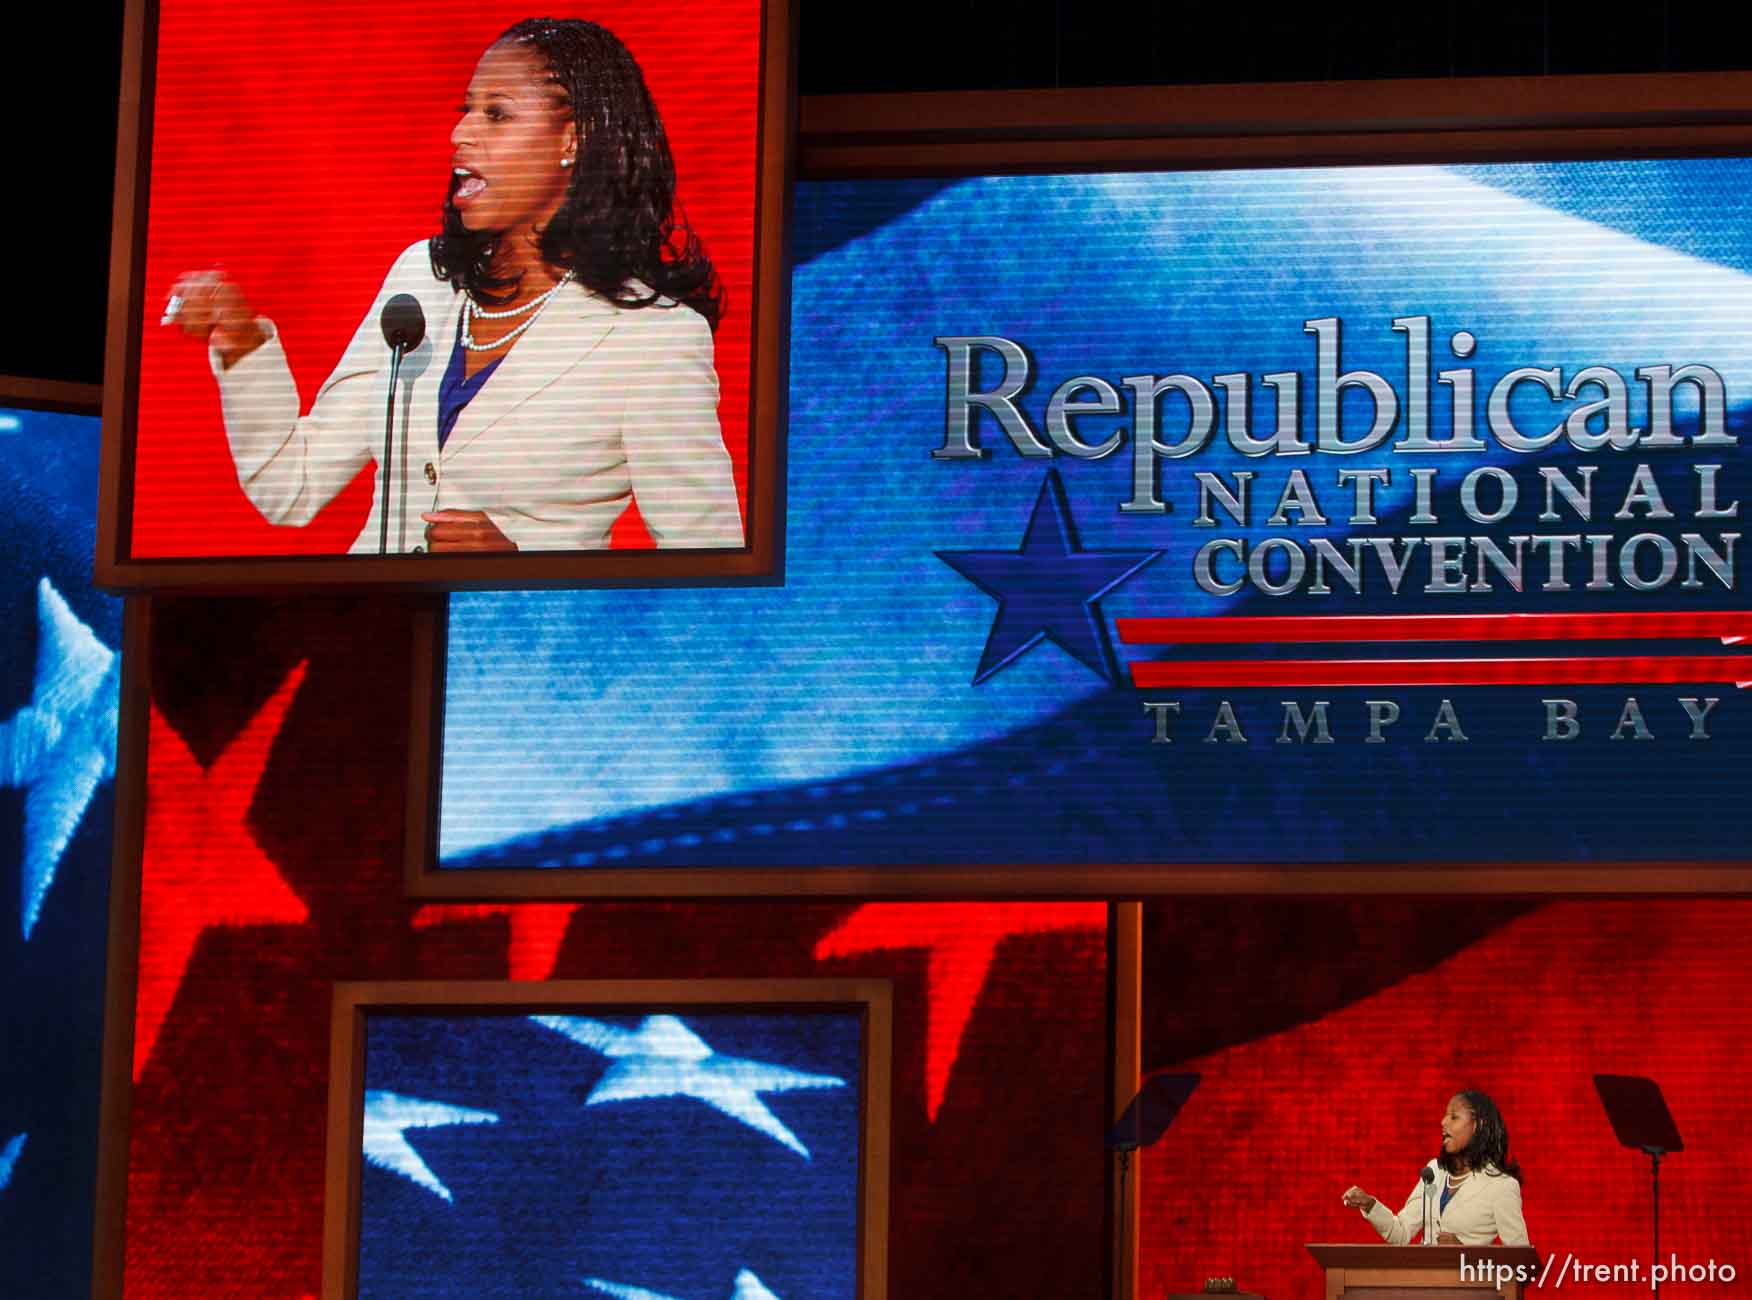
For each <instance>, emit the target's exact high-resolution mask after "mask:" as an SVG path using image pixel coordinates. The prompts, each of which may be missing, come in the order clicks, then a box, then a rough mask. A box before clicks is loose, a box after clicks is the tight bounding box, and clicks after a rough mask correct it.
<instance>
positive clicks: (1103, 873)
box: [406, 72, 1752, 901]
mask: <svg viewBox="0 0 1752 1300" xmlns="http://www.w3.org/2000/svg"><path fill="white" fill-rule="evenodd" d="M1733 154H1747V155H1752V73H1746V72H1727V73H1696V74H1684V75H1640V74H1639V75H1626V76H1576V77H1490V78H1453V79H1445V80H1429V81H1413V80H1406V81H1380V82H1329V83H1291V84H1279V85H1263V86H1260V85H1223V86H1177V87H1138V88H1120V89H1104V90H1102V91H1100V92H1099V93H1091V92H1089V91H1086V90H1040V91H992V92H983V91H982V92H971V93H945V94H916V95H834V96H821V97H815V98H805V99H804V100H803V101H802V113H801V125H800V136H799V145H798V176H799V178H800V179H803V180H837V179H856V178H866V177H903V176H959V175H975V174H991V173H1054V172H1089V171H1110V170H1118V171H1126V170H1144V169H1158V170H1181V169H1190V168H1241V167H1246V168H1257V167H1276V166H1307V167H1314V166H1334V165H1341V164H1347V163H1350V164H1356V163H1364V162H1367V163H1383V164H1385V163H1418V162H1455V161H1465V162H1484V161H1516V160H1519V161H1529V160H1540V159H1552V160H1556V159H1611V158H1627V157H1651V158H1652V157H1671V156H1705V155H1733ZM445 618H446V616H445V609H444V607H443V606H439V607H437V608H436V609H435V610H434V612H433V613H432V614H431V615H430V616H422V617H421V618H420V620H419V622H418V624H417V626H416V632H415V635H416V641H417V643H418V645H417V648H416V655H415V671H414V674H413V676H414V687H413V689H414V701H413V712H412V715H411V716H412V717H413V719H414V725H413V730H412V735H411V736H410V750H409V757H410V762H411V765H412V766H411V770H410V774H409V776H410V779H409V783H408V789H409V798H410V804H409V809H408V822H407V830H408V839H407V851H406V871H407V889H408V893H409V895H410V896H412V897H415V898H419V899H425V900H452V901H456V900H478V899H591V898H622V899H635V898H678V897H719V898H755V897H859V898H979V899H986V898H994V899H995V898H1101V897H1137V896H1142V895H1153V894H1174V893H1182V894H1237V893H1239V894H1256V895H1280V896H1284V895H1289V896H1295V895H1305V896H1318V895H1333V894H1392V895H1401V896H1404V895H1462V894H1495V895H1522V896H1526V895H1576V896H1583V895H1588V896H1599V895H1612V894H1746V893H1752V862H1688V861H1679V860H1675V861H1663V862H1650V861H1616V862H1585V863H1584V862H1567V863H1566V862H1556V863H1553V862H1524V863H1487V864H1464V863H1461V864H1456V863H1440V864H1419V863H1385V864H1375V863H1372V864H1367V865H1356V864H1343V863H1317V864H1287V865H1286V864H1277V863H1253V862H1232V863H1219V864H1200V865H1186V864H1174V863H1159V864H1149V865H1137V864H1131V863H1085V864H1077V865H1074V866H1059V865H1053V866H1042V865H1038V864H1015V865H1011V866H1002V867H991V866H981V867H965V866H954V865H949V866H938V867H933V866H928V865H923V864H920V865H910V864H909V865H907V866H900V867H889V866H879V865H875V864H872V865H869V866H852V867H822V868H813V869H810V868H798V867H772V868H744V867H735V868H729V867H726V868H712V867H698V868H696V867H673V868H671V867H663V868H638V867H626V868H619V867H605V868H590V869H577V868H533V867H532V868H513V867H507V868H471V869H467V870H456V869H450V870H446V869H442V868H440V867H439V866H438V858H437V844H438V837H437V827H438V816H439V801H440V797H441V791H440V789H439V785H440V777H441V753H442V743H443V708H444V653H445Z"/></svg>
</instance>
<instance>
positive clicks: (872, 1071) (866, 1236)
mask: <svg viewBox="0 0 1752 1300" xmlns="http://www.w3.org/2000/svg"><path fill="white" fill-rule="evenodd" d="M683 1009H694V1010H698V1011H710V1012H718V1011H748V1012H772V1013H781V1012H786V1011H791V1012H809V1011H819V1012H846V1011H850V1010H854V1009H855V1010H857V1011H858V1012H859V1013H860V1015H861V1018H862V1023H863V1053H862V1062H861V1066H862V1068H861V1078H860V1083H861V1093H860V1095H861V1108H860V1109H861V1114H860V1131H859V1141H860V1144H861V1147H860V1151H859V1187H858V1290H857V1295H858V1300H887V1296H888V1218H889V1206H888V1169H889V1147H890V1142H891V1136H892V1129H891V1127H890V1122H889V1121H890V1109H891V1100H892V1092H893V1079H894V1070H893V1044H894V1008H893V990H892V986H891V985H890V983H889V981H887V980H874V979H843V980H833V979H821V980H810V979H798V980H542V981H522V982H519V981H513V980H503V981H482V980H389V981H361V982H340V983H337V984H336V985H335V990H334V1004H333V1013H332V1014H333V1019H332V1021H331V1028H330V1039H329V1098H328V1102H329V1104H328V1134H327V1153H328V1154H327V1165H326V1175H325V1179H326V1181H325V1192H324V1197H323V1251H322V1261H323V1263H322V1296H323V1300H352V1298H353V1297H354V1296H356V1295H357V1294H358V1282H359V1279H358V1267H359V1231H360V1199H361V1196H360V1189H361V1183H362V1179H363V1171H364V1163H365V1161H364V1154H363V1151H362V1149H361V1136H362V1130H363V1123H364V1097H365V1038H366V1025H365V1020H366V1016H367V1015H369V1014H371V1013H373V1012H380V1013H388V1014H409V1015H422V1014H434V1015H435V1014H445V1013H449V1014H464V1015H467V1014H475V1015H482V1016H506V1015H515V1014H518V1013H532V1012H538V1011H539V1012H546V1013H550V1014H551V1013H569V1012H595V1013H597V1014H608V1015H627V1014H636V1013H638V1012H641V1011H648V1012H672V1011H679V1010H683Z"/></svg>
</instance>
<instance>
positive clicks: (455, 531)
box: [420, 510, 517, 551]
mask: <svg viewBox="0 0 1752 1300" xmlns="http://www.w3.org/2000/svg"><path fill="white" fill-rule="evenodd" d="M420 518H422V519H424V520H425V521H426V549H427V550H428V551H515V550H516V549H517V543H516V542H514V541H512V540H511V539H510V538H509V537H507V536H505V534H504V533H502V532H500V531H499V527H498V525H497V524H495V523H494V522H493V521H492V520H491V519H489V518H487V516H486V513H485V512H484V511H480V510H433V511H429V512H427V513H424V514H422V515H421V516H420Z"/></svg>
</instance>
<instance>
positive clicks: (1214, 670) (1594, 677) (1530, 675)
mask: <svg viewBox="0 0 1752 1300" xmlns="http://www.w3.org/2000/svg"><path fill="white" fill-rule="evenodd" d="M1139 621H1142V620H1139ZM1162 621H1172V620H1162ZM1212 621H1213V622H1215V621H1217V620H1212ZM1224 621H1228V622H1241V621H1244V620H1240V619H1233V620H1224ZM1256 621H1260V622H1265V621H1269V620H1263V619H1262V620H1256ZM1309 621H1319V622H1325V621H1327V620H1324V619H1321V620H1309ZM1131 675H1132V684H1133V685H1134V686H1138V687H1142V688H1145V689H1148V688H1151V687H1161V686H1529V685H1546V686H1603V685H1616V684H1621V683H1627V682H1639V683H1640V682H1651V683H1654V682H1722V683H1733V684H1736V685H1738V684H1740V683H1742V682H1752V658H1743V657H1741V656H1738V655H1675V656H1658V657H1657V656H1654V655H1620V656H1614V657H1602V658H1557V657H1553V658H1549V659H1537V658H1535V659H1253V660H1193V661H1189V662H1185V663H1175V662H1164V661H1160V660H1144V661H1139V662H1136V663H1133V664H1132V665H1131Z"/></svg>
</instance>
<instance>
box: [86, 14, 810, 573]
mask: <svg viewBox="0 0 1752 1300" xmlns="http://www.w3.org/2000/svg"><path fill="white" fill-rule="evenodd" d="M768 9H770V10H771V11H772V13H771V14H768V13H766V12H765V11H766V10H768ZM786 12H787V10H786V6H785V5H784V4H783V3H779V2H778V0H774V3H772V4H768V3H766V0H714V3H712V4H710V5H709V6H708V7H707V8H706V9H705V10H703V11H702V10H694V11H690V17H689V21H688V22H686V23H676V22H674V21H672V19H671V16H670V15H667V14H664V13H660V12H658V11H655V10H652V9H651V8H650V7H649V6H641V5H637V4H632V3H628V2H626V0H610V2H609V3H607V4H606V5H599V6H596V7H594V8H593V9H592V11H591V18H590V20H588V21H586V20H584V19H572V18H564V19H550V18H544V17H540V16H537V13H536V11H531V10H529V9H528V8H526V7H523V8H520V7H517V6H515V5H513V4H510V3H508V2H506V0H494V3H490V4H487V5H478V4H471V5H458V4H454V3H445V4H440V5H439V6H438V7H436V8H431V7H428V8H426V9H423V10H422V11H421V20H420V21H419V22H417V23H414V24H409V23H408V22H407V21H405V18H406V15H405V11H404V10H403V9H401V8H400V7H398V6H394V5H388V4H382V3H366V4H364V5H363V6H361V5H347V6H335V5H327V6H310V5H294V4H285V3H281V4H270V5H267V6H265V7H264V6H255V7H251V8H250V9H249V10H248V11H247V12H246V13H239V12H236V11H233V10H231V9H228V8H227V7H226V6H224V5H219V4H215V3H213V0H167V2H166V3H164V4H161V5H159V6H157V25H156V46H155V51H156V57H155V62H154V64H153V66H152V69H151V72H152V74H153V76H152V80H151V81H149V82H148V84H150V85H152V87H153V89H152V92H151V96H150V100H149V102H147V103H145V104H143V105H142V110H143V115H144V116H145V117H146V119H147V120H148V121H149V127H150V129H149V131H143V132H142V134H143V137H144V139H145V141H146V142H145V143H144V144H143V145H142V146H141V164H140V165H141V167H142V169H143V171H144V174H145V181H146V183H145V185H144V186H143V190H144V193H143V194H142V196H141V197H140V199H139V201H138V204H137V207H136V209H135V210H132V211H128V212H124V213H123V214H121V215H122V216H123V217H126V218H128V219H129V221H130V223H131V224H128V223H124V225H123V228H122V231H121V238H123V239H129V238H133V239H136V240H138V241H141V243H142V244H143V256H142V257H141V259H140V262H141V270H140V271H139V272H138V275H137V279H136V281H135V283H134V284H133V285H132V286H131V288H132V302H131V306H130V308H129V311H130V316H131V322H132V324H133V326H134V327H135V330H134V332H135V336H136V338H137V342H135V343H133V344H132V345H131V346H135V347H137V349H138V379H137V383H135V385H134V386H133V387H132V388H130V390H129V391H128V392H127V393H125V394H119V395H118V394H112V398H111V400H112V403H113V404H114V413H115V415H116V417H117V418H116V419H115V421H114V423H115V425H116V427H115V431H114V436H115V438H116V442H117V445H116V447H115V448H114V450H113V452H112V457H111V461H112V472H113V473H115V474H116V475H117V477H118V485H117V495H118V500H119V501H120V503H121V506H122V517H121V518H120V519H118V520H116V521H114V530H113V533H112V535H111V536H110V537H109V538H108V539H107V540H108V542H109V545H107V546H105V547H104V548H103V561H104V564H105V568H104V571H103V573H102V575H101V576H102V577H103V578H104V579H105V580H106V581H111V582H114V583H116V584H117V585H134V586H140V585H154V584H163V583H164V582H166V581H172V580H174V581H175V582H176V583H177V585H180V586H191V585H201V584H203V583H226V582H233V583H235V582H241V581H247V582H253V583H256V584H261V583H275V582H293V581H301V582H303V581H310V580H313V579H316V580H320V581H324V582H341V583H345V582H352V581H373V582H375V581H399V582H403V583H426V584H440V585H442V584H443V583H446V582H449V581H474V582H495V583H498V584H500V585H505V584H516V583H518V582H520V581H539V580H546V581H554V580H557V579H572V580H577V581H590V580H594V579H597V578H601V577H604V576H618V577H620V578H623V579H624V578H626V577H627V576H628V575H631V576H633V577H638V576H641V575H650V574H655V575H661V576H663V577H673V576H676V575H685V576H693V577H698V576H713V575H720V574H728V575H735V574H739V573H746V572H752V571H758V569H759V568H760V566H761V565H762V564H764V563H765V561H764V560H763V559H762V558H761V557H760V556H759V555H758V552H759V550H760V545H759V541H760V535H761V533H762V530H764V529H765V528H766V527H767V526H768V523H769V521H767V520H764V519H762V518H760V517H759V515H760V512H761V508H760V505H759V497H760V489H759V483H760V480H761V475H762V474H763V473H764V472H765V471H764V470H762V469H761V467H760V464H759V462H760V459H761V457H762V456H764V455H766V454H767V451H764V450H762V448H769V445H770V443H771V437H770V431H768V432H762V426H763V423H765V422H768V421H770V419H771V417H772V413H771V412H770V411H769V410H767V409H765V407H764V406H763V405H762V402H761V400H760V397H759V391H758V390H759V389H760V387H761V384H760V374H761V373H762V369H761V368H762V367H763V366H765V367H766V368H767V370H768V371H769V372H771V373H776V371H772V369H771V368H772V366H774V365H776V363H777V358H776V357H773V356H770V355H764V354H766V353H770V352H771V350H772V347H771V343H772V341H773V340H776V339H777V338H778V337H779V333H778V331H777V322H776V321H775V320H774V319H772V317H773V315H774V313H773V312H771V311H770V310H766V309H763V306H762V296H763V293H764V294H770V293H771V292H772V286H773V284H774V283H776V277H777V276H779V275H781V274H782V270H781V268H780V267H779V266H778V263H777V259H776V237H777V232H778V226H777V222H776V217H775V216H773V213H774V212H776V211H777V208H776V206H775V205H777V204H778V203H779V198H780V195H779V194H778V193H777V192H769V191H773V190H774V185H773V184H772V183H771V182H770V181H768V182H763V181H762V176H763V174H767V173H770V174H771V175H772V176H775V177H782V175H783V153H784V146H785V135H784V131H783V129H782V128H783V120H784V117H785V114H784V111H783V106H784V103H785V96H786V95H788V93H789V86H788V63H787V62H786V59H785V58H784V57H783V56H782V55H779V54H775V55H774V56H773V59H772V66H773V68H774V69H775V70H776V71H775V73H774V75H773V76H771V77H769V76H768V75H767V71H766V69H767V62H766V60H767V58H768V51H769V47H771V41H777V46H776V47H772V48H776V49H777V50H779V51H783V50H784V49H785V48H786V43H785V40H784V36H783V30H784V25H783V23H782V22H779V23H778V24H777V31H776V33H774V32H768V33H766V34H763V19H772V18H774V17H775V16H777V17H779V18H782V17H783V15H784V14H785V13H786ZM769 37H770V38H771V40H769V39H768V38H769ZM763 95H764V96H766V99H765V100H763ZM775 120H776V121H777V126H776V127H775V126H774V121H775ZM763 129H767V130H768V133H769V139H768V141H767V143H766V144H763V139H762V131H763ZM775 149H776V150H777V156H776V157H775V156H774V153H773V151H774V150H775ZM763 150H764V153H763ZM763 169H764V171H763ZM763 204H764V205H766V207H767V208H768V209H769V211H768V214H767V218H766V221H765V225H764V226H763V225H762V215H761V205H763ZM763 241H765V246H764V249H763ZM763 276H764V279H763ZM763 286H765V287H764V288H763ZM763 314H764V317H765V319H763ZM763 331H764V333H763ZM763 339H765V340H767V341H766V342H763V341H762V340H763ZM118 396H119V398H120V400H119V401H118V400H117V399H118ZM751 484H754V485H755V491H754V492H753V493H752V494H751ZM650 551H659V552H673V553H678V554H671V555H669V556H668V557H667V558H666V559H664V560H663V561H662V562H661V563H654V562H653V560H652V557H651V556H649V555H645V556H643V557H642V558H641V555H640V553H641V552H650ZM322 557H333V558H332V560H331V562H329V563H326V564H324V563H317V561H318V560H320V559H322ZM365 557H377V558H378V559H379V561H380V562H379V563H378V564H376V565H375V566H363V567H362V566H360V565H359V563H358V561H359V560H361V559H362V558H365ZM387 557H397V558H398V560H399V563H394V564H390V563H385V562H383V561H384V560H385V559H386V558H387ZM751 557H753V558H751ZM270 560H271V561H275V562H273V563H268V562H266V561H270ZM292 560H302V561H305V563H302V564H292V563H289V561H292ZM221 561H231V562H232V564H231V565H230V566H229V567H227V566H224V565H219V563H218V562H221ZM242 561H263V562H262V563H256V564H254V565H253V567H248V566H245V567H243V568H241V569H240V568H239V567H238V562H242ZM216 566H217V567H216ZM471 566H472V567H471Z"/></svg>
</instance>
